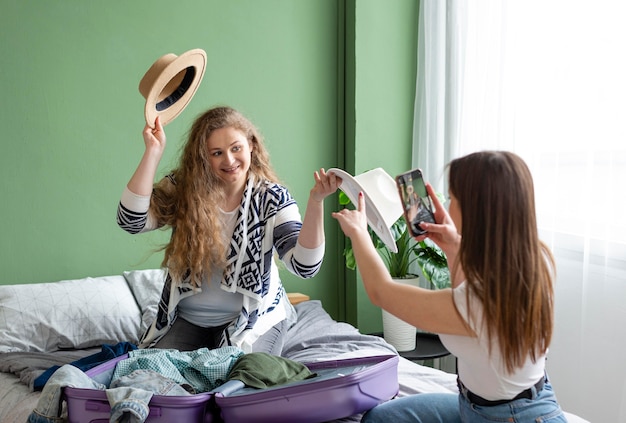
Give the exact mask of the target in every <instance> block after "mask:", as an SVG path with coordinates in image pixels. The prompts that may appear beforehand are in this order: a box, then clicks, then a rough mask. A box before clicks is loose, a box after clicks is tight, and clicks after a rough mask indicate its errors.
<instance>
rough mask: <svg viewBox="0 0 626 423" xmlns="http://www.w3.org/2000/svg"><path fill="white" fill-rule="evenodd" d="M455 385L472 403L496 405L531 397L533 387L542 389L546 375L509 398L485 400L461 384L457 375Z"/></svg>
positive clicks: (487, 405)
mask: <svg viewBox="0 0 626 423" xmlns="http://www.w3.org/2000/svg"><path fill="white" fill-rule="evenodd" d="M456 382H457V385H458V386H459V392H460V393H461V394H462V395H464V396H465V398H467V399H468V400H469V402H471V403H472V404H476V405H480V406H482V407H493V406H496V405H502V404H507V403H509V402H511V401H515V400H518V399H522V398H526V399H532V398H533V389H534V391H535V393H538V392H540V391H541V390H542V389H543V385H544V384H545V382H546V376H545V374H544V375H543V376H542V377H541V379H539V381H538V382H537V383H535V385H534V386H532V387H531V388H528V389H526V390H524V391H522V392H520V393H519V394H517V395H516V396H515V397H513V398H511V399H503V400H487V399H485V398H483V397H481V396H479V395H476V394H475V393H473V392H472V391H470V390H469V389H467V387H466V386H465V385H463V382H461V379H460V378H459V377H457V379H456Z"/></svg>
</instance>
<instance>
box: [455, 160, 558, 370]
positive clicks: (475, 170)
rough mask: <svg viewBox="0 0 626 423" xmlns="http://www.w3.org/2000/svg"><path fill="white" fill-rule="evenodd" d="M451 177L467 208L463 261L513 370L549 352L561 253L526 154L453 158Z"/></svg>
mask: <svg viewBox="0 0 626 423" xmlns="http://www.w3.org/2000/svg"><path fill="white" fill-rule="evenodd" d="M449 178H450V193H451V194H452V195H454V197H455V198H456V199H457V201H458V204H459V207H460V210H461V219H462V225H461V226H462V229H461V231H462V234H461V235H462V238H461V247H460V251H459V264H460V265H461V266H462V268H463V271H464V272H465V276H466V283H467V284H468V290H469V292H472V293H473V294H475V295H476V296H477V297H478V298H479V300H480V301H481V302H482V306H483V309H484V314H483V319H484V320H483V322H478V323H484V324H485V327H486V328H487V333H488V337H489V340H490V341H491V340H492V339H493V338H494V337H496V338H497V340H498V343H499V347H500V350H501V352H502V355H503V357H504V360H505V363H506V368H507V370H508V371H513V370H514V369H515V368H517V367H521V366H522V365H523V364H524V362H525V360H526V358H527V357H528V356H529V355H530V357H531V359H532V360H536V359H537V357H538V356H539V355H540V354H543V353H544V352H545V351H546V350H547V348H548V346H549V344H550V340H551V338H552V328H553V319H554V317H553V281H554V276H555V275H554V258H553V256H552V254H551V252H550V251H549V250H548V248H547V246H546V245H545V244H544V243H543V242H541V240H540V239H539V234H538V230H537V221H536V215H535V198H534V187H533V180H532V176H531V174H530V170H529V169H528V167H527V166H526V164H525V163H524V161H523V160H522V159H521V158H520V157H519V156H517V155H515V154H513V153H510V152H505V151H483V152H478V153H473V154H470V155H467V156H464V157H461V158H459V159H455V160H453V161H452V162H451V163H450V165H449ZM468 295H469V294H468ZM468 302H469V301H468Z"/></svg>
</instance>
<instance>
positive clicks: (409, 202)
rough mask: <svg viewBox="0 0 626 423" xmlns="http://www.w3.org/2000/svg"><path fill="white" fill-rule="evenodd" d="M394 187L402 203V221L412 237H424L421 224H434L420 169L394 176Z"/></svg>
mask: <svg viewBox="0 0 626 423" xmlns="http://www.w3.org/2000/svg"><path fill="white" fill-rule="evenodd" d="M396 185H397V186H398V193H399V194H400V200H401V201H402V208H403V211H404V219H405V220H406V224H407V227H408V228H409V233H410V234H411V235H412V236H414V237H415V236H418V235H424V234H425V233H426V231H425V230H423V229H422V228H420V226H419V224H420V223H421V222H430V223H435V214H434V213H433V205H432V203H431V201H430V197H429V196H428V193H427V192H426V185H425V184H424V178H423V177H422V171H421V169H413V170H409V171H408V172H405V173H402V174H400V175H398V176H396Z"/></svg>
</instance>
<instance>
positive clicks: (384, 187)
mask: <svg viewBox="0 0 626 423" xmlns="http://www.w3.org/2000/svg"><path fill="white" fill-rule="evenodd" d="M327 173H334V174H335V175H337V176H338V177H340V178H341V185H340V186H339V189H341V190H342V191H343V192H344V193H345V194H346V195H347V196H348V198H349V199H350V201H352V204H354V205H355V206H356V205H357V204H358V198H359V192H361V191H362V192H363V194H364V196H365V212H366V214H367V223H368V224H369V226H370V228H372V230H373V231H374V232H375V233H376V235H378V237H379V238H380V239H381V240H382V241H383V242H384V243H385V245H386V246H387V247H388V248H389V249H390V250H391V251H392V252H394V253H397V252H398V247H396V241H395V239H394V238H393V234H392V233H391V226H393V224H394V223H395V222H396V220H398V218H399V217H400V216H401V215H402V202H401V201H400V196H399V195H398V188H397V186H396V182H395V181H394V179H393V178H392V177H391V176H390V175H389V174H388V173H387V172H385V171H384V170H383V169H382V168H380V167H377V168H376V169H372V170H370V171H367V172H365V173H362V174H360V175H357V176H352V175H350V174H349V173H348V172H346V171H345V170H341V169H337V168H331V169H328V172H327Z"/></svg>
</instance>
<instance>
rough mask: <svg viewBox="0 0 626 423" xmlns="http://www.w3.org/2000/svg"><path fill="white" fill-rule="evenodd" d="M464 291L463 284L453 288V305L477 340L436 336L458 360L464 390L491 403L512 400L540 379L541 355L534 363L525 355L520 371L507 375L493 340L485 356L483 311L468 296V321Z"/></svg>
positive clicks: (485, 342) (542, 362)
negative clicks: (470, 316)
mask: <svg viewBox="0 0 626 423" xmlns="http://www.w3.org/2000/svg"><path fill="white" fill-rule="evenodd" d="M466 291H467V285H466V284H465V282H463V283H461V284H460V285H459V286H458V287H456V288H454V289H453V298H454V303H455V305H456V308H457V309H458V311H459V313H460V314H461V316H462V317H463V319H464V320H465V321H466V322H468V323H469V325H470V327H471V328H472V329H473V330H474V332H475V333H476V334H477V337H476V338H473V337H469V336H458V335H440V338H441V342H442V343H443V344H444V346H445V347H446V348H447V349H448V351H450V352H451V353H452V354H454V355H455V356H456V357H457V358H458V364H457V372H458V374H459V378H460V379H461V381H462V382H463V384H464V385H465V386H466V387H467V389H469V390H470V391H472V392H473V393H474V394H476V395H479V396H481V397H483V398H484V399H487V400H491V401H495V400H503V399H511V398H514V397H515V396H516V395H517V394H519V393H520V392H522V391H524V390H526V389H528V388H530V387H531V386H533V385H534V384H535V383H537V381H539V379H540V378H541V377H543V375H544V371H545V356H543V355H542V356H540V357H538V359H537V361H536V362H534V363H533V362H532V360H531V359H530V356H529V357H528V358H527V359H526V363H525V364H524V365H523V366H522V367H521V368H518V369H516V370H515V371H514V373H508V371H507V370H506V366H505V363H504V361H503V359H502V354H501V352H500V348H499V347H498V344H497V339H493V341H492V342H493V343H494V344H493V347H492V349H491V355H490V354H489V344H488V340H487V332H486V329H485V330H483V329H482V327H481V326H482V325H481V322H482V311H483V309H482V306H481V304H480V301H479V300H478V299H477V298H476V297H475V296H473V295H472V296H470V310H471V313H472V319H470V318H469V310H468V309H467V303H466Z"/></svg>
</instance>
